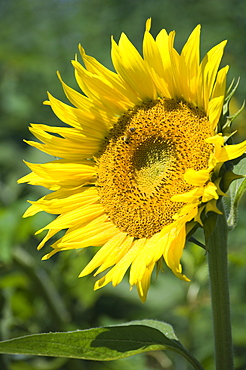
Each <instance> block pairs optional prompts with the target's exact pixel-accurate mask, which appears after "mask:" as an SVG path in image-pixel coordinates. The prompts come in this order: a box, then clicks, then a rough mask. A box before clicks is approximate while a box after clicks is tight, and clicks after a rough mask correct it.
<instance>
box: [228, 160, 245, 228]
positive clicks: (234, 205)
mask: <svg viewBox="0 0 246 370" xmlns="http://www.w3.org/2000/svg"><path fill="white" fill-rule="evenodd" d="M234 170H235V171H236V172H238V173H241V175H235V174H233V175H234V177H235V178H234V179H233V180H235V179H237V181H233V182H232V183H231V185H230V188H229V190H230V200H231V202H230V210H229V213H228V217H227V224H228V227H229V229H230V230H232V229H234V227H235V226H236V224H237V215H238V206H239V202H240V200H241V198H242V196H243V194H244V192H245V191H246V178H245V176H246V158H245V157H243V158H242V159H241V161H240V162H239V163H237V164H236V165H235V166H234Z"/></svg>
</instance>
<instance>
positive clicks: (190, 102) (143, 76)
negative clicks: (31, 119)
mask: <svg viewBox="0 0 246 370" xmlns="http://www.w3.org/2000/svg"><path fill="white" fill-rule="evenodd" d="M150 26H151V22H150V19H149V20H147V22H146V30H145V34H144V39H143V56H141V55H140V54H139V53H138V51H137V50H136V48H135V47H134V46H133V45H132V43H131V42H130V41H129V39H128V38H127V36H126V35H125V34H122V35H121V37H120V40H119V42H118V43H116V42H115V41H114V40H113V39H112V62H113V66H114V69H115V71H114V72H113V71H110V70H109V69H107V68H105V67H104V66H103V65H101V64H100V63H99V62H98V61H97V60H96V59H94V58H92V57H90V56H88V55H87V54H86V53H85V51H84V49H83V48H82V47H81V46H79V50H80V53H81V57H82V59H83V63H84V65H82V64H80V63H79V62H78V60H74V61H73V62H72V64H73V66H74V69H75V77H76V80H77V83H78V86H79V88H80V89H81V90H82V91H83V94H81V93H79V92H77V91H75V90H73V89H71V88H70V87H69V86H67V85H66V84H65V83H64V82H63V80H62V79H61V76H60V75H59V74H58V76H59V78H60V81H61V84H62V86H63V89H64V92H65V95H66V96H67V98H68V99H69V101H70V102H71V103H72V106H71V105H67V104H65V103H62V102H61V101H59V100H57V99H56V98H54V97H53V96H52V95H50V94H49V95H48V97H49V100H48V101H47V102H45V104H47V105H50V106H51V108H52V110H53V111H54V113H55V114H56V115H57V117H58V118H59V119H60V120H61V121H63V122H64V123H65V124H66V125H67V126H66V127H53V126H52V127H50V126H47V125H43V124H35V125H31V128H30V130H31V132H32V133H33V134H34V135H35V136H36V137H37V139H38V140H39V142H33V141H28V142H27V143H28V144H29V145H32V146H34V147H36V148H37V149H39V150H42V151H44V152H45V153H48V154H50V155H51V156H52V157H56V158H59V159H53V158H51V161H50V162H48V163H45V164H30V163H27V165H28V166H29V167H30V169H31V170H32V172H31V173H30V174H28V175H26V176H24V177H23V178H22V179H20V180H19V182H28V183H30V184H32V185H41V186H44V187H46V188H47V189H49V190H50V192H49V194H47V195H46V196H44V197H42V198H41V199H39V200H37V201H30V203H31V206H30V207H29V209H28V210H27V211H26V213H25V216H31V215H34V214H36V213H37V212H40V211H45V212H48V213H51V214H55V215H57V217H56V218H55V219H54V220H53V221H52V222H51V223H49V224H48V225H46V226H45V227H44V228H42V229H41V230H39V231H38V232H41V231H43V230H48V232H47V234H46V236H45V237H44V239H43V241H42V242H41V243H40V245H39V247H38V248H39V249H40V248H41V247H42V246H43V245H44V243H45V242H47V241H48V240H49V239H50V238H51V237H53V236H54V235H55V234H56V233H57V232H58V231H60V230H66V231H65V233H64V235H63V236H62V237H61V238H60V239H59V240H57V241H56V242H55V243H54V244H53V245H52V246H51V247H52V251H51V252H50V253H49V254H47V255H45V256H44V257H43V259H47V258H49V257H50V256H52V255H53V254H55V253H56V252H59V251H65V250H69V249H81V248H87V247H89V246H97V247H100V248H99V250H98V252H97V253H96V254H95V256H94V257H93V258H92V260H91V261H90V262H89V263H88V265H87V266H86V267H85V268H84V269H83V271H82V272H81V273H80V276H85V275H87V274H89V273H91V272H93V271H95V275H98V274H99V273H102V277H101V278H99V280H97V282H96V284H95V289H97V288H100V287H103V286H105V285H106V284H108V283H109V282H112V284H113V285H114V286H116V285H117V284H119V283H120V282H121V280H122V279H123V276H124V275H125V274H126V272H127V271H128V270H129V283H130V285H131V286H133V285H136V286H137V289H138V293H139V296H140V298H141V300H142V301H145V299H146V296H147V291H148V288H149V285H150V279H151V274H152V271H153V269H154V267H155V266H157V267H158V266H160V265H161V264H162V261H165V263H166V265H167V266H168V267H169V268H170V269H171V270H172V271H173V273H174V274H175V275H176V276H177V277H179V278H180V279H183V280H186V281H188V280H189V279H188V278H187V277H186V276H185V275H184V274H183V272H182V266H181V263H180V259H181V256H182V251H183V248H184V246H185V241H186V238H187V235H191V234H192V233H193V232H194V231H195V230H196V229H197V227H198V226H201V227H202V225H203V221H204V219H206V218H208V217H209V214H210V213H211V212H213V213H219V212H220V211H219V210H218V208H217V206H216V203H217V201H218V199H219V198H220V197H221V196H223V195H224V192H225V191H226V190H227V187H228V185H229V183H230V182H231V181H232V180H233V179H235V178H236V175H234V174H233V172H232V171H231V168H230V166H228V163H232V160H234V159H235V158H238V157H240V156H241V155H242V154H243V153H244V152H245V150H246V142H243V143H241V144H237V145H232V143H231V141H230V140H231V131H230V127H231V122H232V119H228V104H229V101H230V98H231V96H232V92H233V89H232V88H231V89H230V90H229V92H228V93H227V94H226V75H227V72H228V66H226V67H224V68H221V69H219V66H220V62H221V58H222V55H223V50H224V47H225V44H226V42H225V41H223V42H221V43H220V44H218V45H216V46H214V47H213V48H212V49H211V50H210V51H208V53H207V54H206V55H205V57H204V58H203V59H202V61H200V26H197V27H196V28H195V29H194V31H193V32H192V33H191V35H190V37H189V38H188V40H187V42H186V44H185V45H184V47H183V49H182V51H181V53H180V54H179V53H178V52H177V51H176V50H175V48H174V36H175V33H174V32H170V33H169V34H168V33H167V32H166V30H164V29H162V30H161V31H160V32H159V34H158V35H157V37H156V38H153V36H152V35H151V33H150ZM226 117H227V118H226ZM229 161H230V162H229ZM228 173H230V176H227V175H228ZM226 179H227V180H226ZM228 179H229V180H228Z"/></svg>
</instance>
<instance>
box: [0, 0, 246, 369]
mask: <svg viewBox="0 0 246 370" xmlns="http://www.w3.org/2000/svg"><path fill="white" fill-rule="evenodd" d="M148 17H152V20H153V23H152V34H154V35H155V34H156V33H157V32H158V31H159V30H160V29H161V28H166V29H167V30H168V31H171V30H173V29H175V30H176V31H177V40H176V47H177V48H178V49H179V50H180V48H181V45H183V43H184V42H185V40H186V39H187V37H188V35H189V34H190V32H191V30H192V29H193V28H194V27H195V26H196V25H197V24H198V23H201V24H202V30H203V33H202V54H204V53H205V52H206V51H207V50H208V49H209V48H211V47H212V46H214V45H215V44H216V43H218V42H220V41H221V40H223V39H225V38H226V39H228V40H229V44H228V46H227V48H226V53H225V57H224V59H223V64H230V66H231V68H230V74H229V80H230V79H232V78H234V77H235V78H237V77H238V76H241V84H240V86H239V88H238V90H237V93H236V98H235V100H234V102H233V107H232V109H233V110H236V109H237V108H238V107H239V106H240V104H241V103H242V101H243V100H244V99H245V97H246V71H245V60H246V48H245V36H246V21H245V19H246V2H245V1H244V0H235V1H231V0H218V1H216V0H215V1H212V0H207V1H206V2H205V1H197V0H186V1H185V0H180V1H179V0H149V1H144V0H125V1H123V0H101V1H100V0H49V1H48V0H43V1H39V0H0V119H1V123H0V140H1V141H0V145H1V156H0V170H1V179H0V187H1V189H0V235H1V237H0V275H1V278H0V312H1V321H0V339H1V340H5V339H10V338H14V337H17V336H22V335H26V334H32V333H38V332H49V331H66V330H76V329H85V328H89V327H95V326H99V325H108V324H117V323H122V322H125V321H130V320H136V319H143V318H154V319H158V320H163V321H166V322H169V323H170V324H172V325H173V326H174V328H175V332H176V334H177V335H178V337H179V339H180V341H181V342H182V343H183V344H184V345H185V346H186V347H187V348H188V349H189V350H190V351H191V352H192V353H193V355H195V356H196V357H197V358H198V359H199V360H200V361H201V362H202V364H203V366H204V367H205V369H206V370H210V369H211V370H212V368H213V367H212V357H213V343H212V323H211V313H210V298H209V287H208V274H207V264H206V256H205V254H204V251H202V250H201V249H199V248H198V247H196V246H194V245H191V244H188V245H187V248H186V249H185V252H184V256H183V262H184V266H185V271H186V274H187V275H188V276H189V277H190V278H191V282H190V283H184V282H182V281H179V280H178V279H176V278H175V277H174V276H173V275H172V273H170V272H169V271H168V270H167V269H166V270H165V274H161V276H159V278H158V280H157V281H156V282H153V284H152V286H151V289H150V292H149V296H148V300H147V303H146V304H144V305H143V304H141V303H140V301H139V299H138V297H137V294H136V291H135V290H134V289H133V290H132V291H129V285H128V282H127V279H125V280H124V282H123V283H122V284H120V285H119V286H118V287H117V288H112V287H111V286H108V287H105V288H103V289H102V290H99V291H96V292H94V291H93V283H94V278H93V277H92V276H89V277H87V278H83V279H78V278H77V276H78V274H79V272H80V271H81V270H82V268H83V267H84V266H85V265H86V263H87V261H88V260H89V259H90V257H91V256H92V255H93V253H94V251H93V250H88V251H86V252H80V253H76V252H63V253H60V254H59V255H57V256H54V257H52V259H50V260H48V261H46V262H42V261H41V257H42V255H43V254H45V252H46V251H48V250H49V246H47V247H45V248H46V249H45V251H41V252H37V251H36V246H37V244H38V242H39V240H40V238H41V236H39V235H38V236H34V233H35V231H36V230H37V229H39V228H41V226H43V225H44V224H45V223H47V222H48V221H49V220H50V216H49V215H45V214H40V215H37V216H35V217H34V218H30V219H22V218H21V216H22V214H23V212H24V210H25V209H26V208H27V203H26V200H27V199H30V200H35V199H37V198H38V197H40V196H41V195H42V194H44V190H43V189H42V188H32V187H31V186H28V187H27V186H25V185H17V184H16V180H17V179H18V178H19V177H21V176H23V175H24V174H26V173H27V172H28V171H27V168H26V167H25V165H24V164H23V163H22V159H26V160H28V161H31V162H44V161H46V160H47V156H46V155H44V154H42V153H39V152H38V151H36V150H33V149H32V148H29V147H28V146H27V145H25V144H24V143H23V142H22V139H23V138H26V139H30V138H31V135H30V133H29V131H28V124H29V122H34V123H46V124H50V125H55V124H60V123H59V122H58V120H57V119H56V117H55V116H54V115H53V113H52V112H51V111H50V108H49V107H45V106H42V102H43V101H44V100H45V99H46V91H47V90H49V91H50V92H52V93H53V94H54V95H55V96H56V97H57V98H59V99H61V100H63V101H66V100H65V98H64V95H63V92H62V89H61V86H60V83H59V81H58V79H57V77H56V75H55V72H56V70H59V71H60V72H61V74H62V76H63V78H64V80H65V81H66V83H68V85H70V86H72V87H74V88H77V87H76V84H75V82H74V77H73V69H72V66H71V64H70V60H71V59H73V57H74V54H75V53H77V45H78V44H79V43H81V44H82V45H83V46H84V47H85V49H86V52H87V53H88V54H89V55H92V56H94V57H96V58H97V59H98V60H99V61H100V62H101V63H103V64H104V65H106V66H107V67H109V68H112V65H111V61H110V35H114V37H115V39H116V40H118V38H119V36H120V34H121V32H123V31H124V32H125V33H126V34H127V35H128V37H129V38H130V40H131V41H132V42H133V43H134V44H135V45H136V46H137V47H138V48H139V50H141V43H142V36H143V31H144V27H145V21H146V19H147V18H148ZM236 126H237V127H236V128H237V130H238V133H237V135H236V140H237V141H240V140H242V139H245V138H246V117H245V113H243V114H241V116H240V117H239V118H238V119H237V121H236ZM234 128H235V126H234ZM245 205H246V202H245V197H244V199H243V200H242V202H241V207H240V211H239V223H238V226H237V228H236V229H235V230H234V231H233V232H232V233H231V235H230V246H229V257H230V281H231V302H232V320H233V335H234V343H235V358H236V369H237V370H243V369H245V367H246V332H245V324H246V316H245V312H246V300H245V298H246V293H245V292H246V289H245V287H246V274H245V267H246V253H245V244H246V232H245V217H246V207H245ZM198 236H199V235H198ZM199 237H200V238H201V240H202V235H200V236H199ZM222 314H223V313H222ZM0 367H1V369H10V370H44V369H47V370H53V369H54V370H55V369H62V370H63V369H64V370H68V369H73V370H76V369H86V370H87V369H89V370H91V369H99V370H106V369H109V370H113V369H119V370H121V369H124V370H128V369H129V370H132V369H143V370H147V369H165V370H172V369H179V370H188V369H190V366H189V365H188V364H187V363H186V362H185V360H183V359H182V358H180V357H177V356H176V357H175V356H173V355H171V354H164V353H162V352H152V353H148V354H146V355H137V356H134V357H132V358H128V359H125V360H119V361H117V362H116V361H112V362H107V363H103V362H99V363H95V362H92V361H82V360H66V359H48V358H42V357H40V358H32V357H28V356H26V357H25V356H1V358H0Z"/></svg>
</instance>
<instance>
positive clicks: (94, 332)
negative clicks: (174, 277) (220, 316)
mask: <svg viewBox="0 0 246 370" xmlns="http://www.w3.org/2000/svg"><path fill="white" fill-rule="evenodd" d="M156 350H170V351H173V352H176V353H178V354H180V355H181V356H183V357H184V358H186V359H187V360H188V361H189V362H190V363H191V364H192V365H193V367H194V369H200V370H201V369H203V368H202V366H201V365H200V364H199V362H198V361H197V360H196V359H195V358H194V357H193V356H191V355H190V354H189V353H188V351H187V350H186V349H185V348H184V347H183V346H182V345H181V344H180V343H179V341H178V340H177V338H176V336H175V334H174V332H173V329H172V327H171V326H170V325H169V324H166V323H163V322H159V321H154V320H142V321H132V322H130V323H127V324H122V325H116V326H108V327H102V328H94V329H88V330H78V331H73V332H67V333H47V334H34V335H28V336H24V337H21V338H16V339H11V340H7V341H4V342H1V343H0V353H8V354H26V355H39V356H54V357H68V358H80V359H86V360H96V361H109V360H116V359H119V358H124V357H128V356H133V355H136V354H138V353H143V352H147V351H156Z"/></svg>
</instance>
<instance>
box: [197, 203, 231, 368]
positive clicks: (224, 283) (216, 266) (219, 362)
mask: <svg viewBox="0 0 246 370" xmlns="http://www.w3.org/2000/svg"><path fill="white" fill-rule="evenodd" d="M219 208H220V210H221V211H222V212H223V214H222V215H217V218H216V217H215V218H214V219H213V216H212V217H209V218H208V222H207V223H206V224H205V225H204V230H205V240H206V247H207V250H208V265H209V276H210V290H211V300H212V314H213V329H214V344H215V360H216V370H232V369H233V368H234V367H233V349H232V335H231V319H230V297H229V281H228V261H227V235H228V227H227V222H226V218H225V212H224V209H223V208H224V207H223V204H222V202H220V204H219ZM214 222H215V227H214V228H213V226H212V225H213V224H214Z"/></svg>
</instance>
